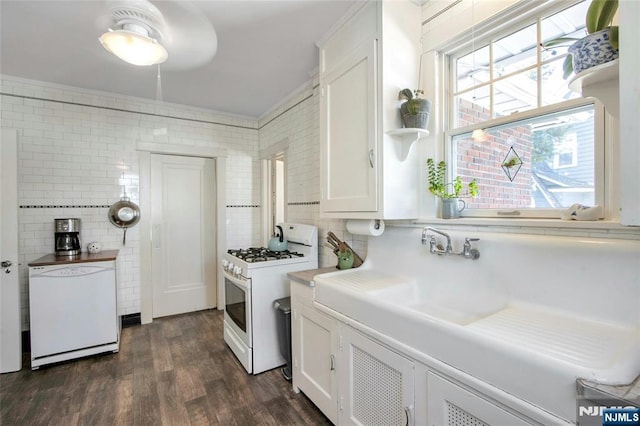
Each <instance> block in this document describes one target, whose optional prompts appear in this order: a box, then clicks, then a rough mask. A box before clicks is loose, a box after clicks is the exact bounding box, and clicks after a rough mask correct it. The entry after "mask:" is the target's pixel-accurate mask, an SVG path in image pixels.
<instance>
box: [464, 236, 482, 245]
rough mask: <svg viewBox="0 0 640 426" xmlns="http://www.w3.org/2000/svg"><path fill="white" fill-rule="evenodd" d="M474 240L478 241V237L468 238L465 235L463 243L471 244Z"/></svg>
mask: <svg viewBox="0 0 640 426" xmlns="http://www.w3.org/2000/svg"><path fill="white" fill-rule="evenodd" d="M475 241H480V238H469V237H466V238H465V239H464V243H465V244H471V243H472V242H475Z"/></svg>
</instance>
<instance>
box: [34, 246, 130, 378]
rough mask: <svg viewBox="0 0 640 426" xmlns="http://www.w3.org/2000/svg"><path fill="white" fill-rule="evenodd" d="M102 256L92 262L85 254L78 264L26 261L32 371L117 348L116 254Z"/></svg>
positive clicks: (118, 335)
mask: <svg viewBox="0 0 640 426" xmlns="http://www.w3.org/2000/svg"><path fill="white" fill-rule="evenodd" d="M116 253H117V252H116ZM87 258H88V259H87ZM103 258H104V257H97V256H96V257H95V260H93V261H92V260H91V255H84V256H83V260H82V262H78V263H63V264H60V263H56V264H50V265H40V266H32V265H34V264H33V263H30V264H29V311H30V319H31V327H30V328H31V330H30V332H31V368H32V369H34V370H35V369H37V368H39V367H40V366H41V365H44V364H50V363H53V362H59V361H65V360H68V359H73V358H78V357H82V356H87V355H93V354H97V353H101V352H108V351H111V352H118V350H119V340H120V322H119V318H118V314H117V312H118V310H117V294H116V292H117V290H116V262H115V256H114V257H113V260H108V261H100V259H103ZM78 260H79V259H78Z"/></svg>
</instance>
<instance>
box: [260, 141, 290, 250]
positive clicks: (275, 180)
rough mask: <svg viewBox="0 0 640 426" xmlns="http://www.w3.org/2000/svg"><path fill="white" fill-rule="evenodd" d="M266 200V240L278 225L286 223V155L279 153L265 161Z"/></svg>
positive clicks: (264, 186)
mask: <svg viewBox="0 0 640 426" xmlns="http://www.w3.org/2000/svg"><path fill="white" fill-rule="evenodd" d="M263 173H264V175H263V176H264V180H263V182H264V185H263V191H264V200H265V209H264V213H265V217H264V220H265V226H264V230H265V232H266V237H265V238H266V239H267V240H268V239H269V238H270V237H271V235H273V233H274V231H275V229H276V225H277V224H278V223H282V222H284V221H285V206H286V192H285V180H286V177H285V153H284V152H278V153H277V154H274V155H271V156H270V157H268V158H267V159H265V160H264V170H263Z"/></svg>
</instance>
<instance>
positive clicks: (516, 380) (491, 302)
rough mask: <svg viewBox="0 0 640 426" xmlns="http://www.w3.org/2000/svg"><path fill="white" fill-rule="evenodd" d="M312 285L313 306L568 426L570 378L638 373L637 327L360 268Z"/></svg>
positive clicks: (606, 379)
mask: <svg viewBox="0 0 640 426" xmlns="http://www.w3.org/2000/svg"><path fill="white" fill-rule="evenodd" d="M314 282H315V284H316V288H315V303H317V304H319V305H323V306H325V307H327V308H329V309H331V310H333V311H336V312H338V313H340V314H341V315H343V316H346V317H349V318H351V319H353V320H354V321H357V322H358V323H361V324H364V325H366V326H368V327H370V328H372V329H374V330H376V331H377V332H379V333H381V334H383V335H386V336H388V337H390V338H392V339H394V340H396V341H397V342H399V343H401V344H404V345H406V346H408V347H411V348H413V349H414V350H417V351H418V352H420V353H423V354H425V355H427V356H428V357H431V358H434V359H437V360H439V361H441V362H444V363H446V364H448V365H450V366H452V367H455V368H457V369H459V370H461V371H464V372H466V373H467V374H470V375H472V376H474V377H476V378H478V379H480V380H482V381H484V382H486V383H489V384H492V385H494V386H496V387H498V388H500V389H503V390H505V391H507V392H509V393H512V394H514V395H517V396H518V397H520V398H522V399H524V400H527V401H530V402H532V403H534V404H535V405H539V406H541V407H543V408H544V409H546V410H549V411H550V412H553V413H555V414H556V415H558V416H560V417H563V418H565V419H570V420H571V419H574V418H575V379H576V378H587V379H590V380H594V381H599V382H602V383H611V384H615V383H629V382H631V381H632V380H634V379H635V378H636V376H637V375H638V373H639V371H638V366H640V328H639V327H637V326H635V327H634V326H625V325H618V324H615V323H606V322H602V321H597V320H593V319H590V318H584V317H579V316H576V315H575V314H572V313H570V312H564V311H562V310H558V309H549V308H546V307H544V306H539V305H533V304H527V303H521V302H517V301H513V300H512V301H508V300H507V299H506V294H505V295H501V294H500V293H499V292H498V291H493V292H492V291H491V288H488V287H487V286H483V285H482V283H478V282H473V283H468V284H466V283H460V282H456V284H455V285H442V283H438V282H435V281H432V282H429V281H428V280H425V281H424V282H418V280H416V279H415V278H412V277H407V276H400V275H393V274H389V273H385V272H381V271H378V270H373V269H368V270H367V269H362V268H360V269H352V270H349V271H340V272H332V273H329V274H323V275H318V276H316V277H315V278H314ZM474 286H475V287H474ZM496 288H498V287H496ZM551 389H552V390H553V392H551V393H550V392H549V390H551Z"/></svg>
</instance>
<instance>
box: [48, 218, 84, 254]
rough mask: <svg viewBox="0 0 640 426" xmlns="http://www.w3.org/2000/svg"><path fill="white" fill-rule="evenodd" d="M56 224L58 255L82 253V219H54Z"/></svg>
mask: <svg viewBox="0 0 640 426" xmlns="http://www.w3.org/2000/svg"><path fill="white" fill-rule="evenodd" d="M54 220H55V226H56V256H75V255H78V254H80V251H81V249H80V219H54Z"/></svg>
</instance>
